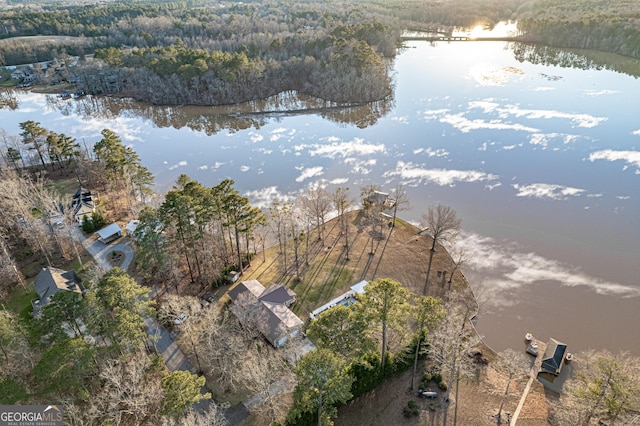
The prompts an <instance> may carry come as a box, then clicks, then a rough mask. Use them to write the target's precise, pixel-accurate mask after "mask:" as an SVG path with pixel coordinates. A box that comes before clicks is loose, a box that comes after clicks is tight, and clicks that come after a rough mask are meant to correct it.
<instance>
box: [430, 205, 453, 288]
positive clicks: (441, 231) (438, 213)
mask: <svg viewBox="0 0 640 426" xmlns="http://www.w3.org/2000/svg"><path fill="white" fill-rule="evenodd" d="M422 220H423V222H424V224H425V225H426V227H427V230H426V232H427V233H428V234H429V236H430V237H431V238H432V244H431V249H430V250H429V264H428V266H427V277H426V279H425V282H424V290H423V292H422V293H423V295H425V296H426V295H427V290H428V287H429V274H430V273H431V264H432V262H433V254H434V253H435V251H436V244H442V243H443V242H452V241H454V240H455V238H456V237H457V235H458V232H460V227H461V225H462V220H461V219H459V218H458V217H457V216H456V211H455V210H453V209H452V208H451V207H449V206H443V205H441V204H438V205H437V206H436V207H435V209H434V208H432V207H429V210H428V211H427V214H425V215H422Z"/></svg>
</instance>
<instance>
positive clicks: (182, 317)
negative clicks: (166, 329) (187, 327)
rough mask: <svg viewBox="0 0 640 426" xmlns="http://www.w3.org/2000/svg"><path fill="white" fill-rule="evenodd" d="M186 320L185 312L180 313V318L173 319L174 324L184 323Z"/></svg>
mask: <svg viewBox="0 0 640 426" xmlns="http://www.w3.org/2000/svg"><path fill="white" fill-rule="evenodd" d="M186 320H187V316H186V315H185V314H180V315H178V318H176V319H174V320H173V322H174V324H182V323H183V322H185V321H186Z"/></svg>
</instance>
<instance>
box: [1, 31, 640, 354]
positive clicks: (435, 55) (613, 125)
mask: <svg viewBox="0 0 640 426" xmlns="http://www.w3.org/2000/svg"><path fill="white" fill-rule="evenodd" d="M395 78H396V86H395V93H394V95H393V97H392V98H390V99H389V100H387V101H386V102H381V103H378V104H376V105H370V106H367V107H363V108H356V109H352V110H347V111H342V110H336V111H330V112H326V113H322V114H321V113H319V112H318V113H314V114H297V115H286V114H279V115H268V116H261V115H250V116H243V115H233V116H229V115H228V114H229V112H231V111H237V112H247V111H251V110H256V109H259V110H281V109H297V108H304V107H307V106H309V105H310V104H312V105H311V106H313V107H321V106H326V105H323V104H322V103H320V102H315V103H314V102H313V101H311V100H306V101H308V102H306V101H305V100H304V99H303V100H301V101H297V102H295V103H294V104H293V105H292V104H290V103H289V102H290V100H291V97H290V96H288V95H283V96H281V97H279V98H275V99H271V100H270V101H269V103H268V105H267V104H265V103H263V102H256V103H254V104H251V105H245V106H241V107H229V108H217V109H214V108H203V107H200V108H193V107H182V108H181V107H173V108H156V107H149V106H146V105H142V104H139V103H135V102H131V101H117V100H115V99H110V98H101V99H97V98H91V97H85V98H83V99H81V100H77V101H76V100H69V101H59V100H57V99H55V98H52V97H45V96H44V95H38V94H32V93H21V94H18V95H17V100H18V102H19V108H18V109H16V110H9V109H6V108H5V109H2V110H0V123H1V124H0V127H1V128H3V129H5V130H6V131H7V132H8V133H9V134H15V135H17V134H19V128H18V123H20V122H22V121H26V120H30V119H32V120H36V121H40V122H41V123H42V125H43V126H44V127H46V128H48V129H51V130H54V131H56V132H59V133H66V134H68V135H71V136H73V137H75V138H77V139H78V140H79V141H82V142H83V145H84V144H86V146H87V147H89V149H90V148H91V145H92V144H93V143H95V142H96V141H97V140H99V139H100V130H102V129H103V128H110V129H112V130H114V131H115V132H117V133H118V134H119V135H120V136H121V137H122V139H123V140H124V141H125V142H126V143H127V144H130V145H131V146H132V147H133V148H134V149H135V150H136V151H137V152H138V154H139V155H140V157H141V159H142V161H143V163H144V164H145V165H146V166H147V167H148V168H149V169H150V170H151V171H152V172H153V173H154V174H155V176H156V180H157V183H158V189H159V190H166V189H167V188H169V187H170V186H171V184H172V182H174V181H175V179H176V178H177V176H178V175H179V174H181V173H186V174H188V175H190V176H191V177H192V178H194V179H197V180H199V181H201V182H202V183H204V184H206V185H210V186H212V185H215V184H217V183H218V182H219V181H220V180H222V179H224V178H227V177H229V178H232V179H234V180H235V181H236V184H235V187H236V188H237V189H238V190H239V191H240V192H241V193H243V194H245V195H247V196H249V197H250V199H251V200H252V202H253V203H254V204H256V205H260V206H267V205H269V204H270V202H271V201H273V200H276V199H278V200H287V199H290V198H291V197H292V196H293V195H294V194H295V193H296V192H297V191H300V190H302V189H303V188H305V187H307V185H309V184H315V183H321V184H323V185H327V189H328V190H330V191H331V190H333V189H334V188H335V187H336V186H349V187H350V188H351V189H352V192H353V194H354V195H358V194H359V189H360V187H362V186H364V185H368V184H376V185H380V186H382V187H383V189H385V190H389V191H390V190H392V189H393V188H394V187H395V186H396V184H397V183H398V182H402V183H404V184H405V185H406V187H407V189H408V192H409V196H410V199H411V203H412V209H411V210H410V211H408V212H404V213H402V216H404V217H405V218H407V219H409V220H410V221H412V222H415V223H418V222H419V220H420V216H421V215H422V213H424V212H426V209H427V207H428V206H431V205H435V204H437V203H443V204H447V205H450V206H452V207H453V208H454V209H456V210H457V212H458V214H459V216H460V217H461V218H463V220H464V231H465V232H464V235H463V237H462V238H461V241H459V243H460V244H462V245H464V246H466V247H467V250H468V251H469V252H470V253H471V255H472V258H473V263H472V264H470V265H468V266H467V267H465V269H464V272H465V276H466V277H467V279H468V280H469V281H470V282H471V284H472V286H473V287H474V289H475V290H476V292H477V294H478V296H479V299H481V300H485V301H484V302H483V310H482V313H481V315H480V317H479V322H478V328H479V331H480V332H481V333H482V334H484V335H485V339H486V341H487V343H488V344H489V345H491V346H492V347H493V348H494V349H496V350H501V349H503V348H506V347H514V348H518V347H520V345H521V343H522V338H523V336H524V334H525V332H532V333H534V335H536V336H537V337H539V338H541V339H547V338H549V337H554V338H556V339H559V340H561V341H564V342H565V343H567V344H568V345H569V348H570V350H571V351H574V352H575V351H579V350H582V349H587V348H592V347H593V348H608V349H610V350H612V351H617V350H618V349H628V350H631V351H632V352H634V353H635V354H640V331H639V329H640V282H639V279H638V277H639V276H640V261H639V260H638V258H639V257H640V225H639V223H638V219H639V218H640V113H639V111H640V96H638V94H639V93H640V81H638V79H636V78H634V77H630V76H628V75H626V74H621V73H616V72H612V71H606V70H594V69H592V70H583V69H577V68H559V67H553V66H546V65H540V64H532V63H528V62H518V61H517V60H515V59H514V54H513V52H512V51H511V50H510V49H509V46H508V45H507V44H505V43H502V42H458V43H455V42H454V43H450V44H439V45H435V46H433V45H429V44H428V43H426V42H412V43H410V44H409V45H408V48H407V49H406V50H404V51H403V52H402V53H401V54H400V55H399V56H398V58H397V60H396V62H395ZM353 123H357V125H356V124H353ZM425 258H426V257H425Z"/></svg>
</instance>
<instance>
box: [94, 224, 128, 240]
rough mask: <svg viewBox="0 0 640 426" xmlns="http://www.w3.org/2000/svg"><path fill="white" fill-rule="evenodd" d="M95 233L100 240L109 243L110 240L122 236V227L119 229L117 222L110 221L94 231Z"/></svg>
mask: <svg viewBox="0 0 640 426" xmlns="http://www.w3.org/2000/svg"><path fill="white" fill-rule="evenodd" d="M96 235H97V236H98V238H100V241H102V242H103V243H105V244H109V243H110V242H111V241H113V240H115V239H117V238H120V237H122V229H120V225H118V224H117V223H112V224H111V225H109V226H105V227H104V228H102V229H101V230H99V231H98V232H96Z"/></svg>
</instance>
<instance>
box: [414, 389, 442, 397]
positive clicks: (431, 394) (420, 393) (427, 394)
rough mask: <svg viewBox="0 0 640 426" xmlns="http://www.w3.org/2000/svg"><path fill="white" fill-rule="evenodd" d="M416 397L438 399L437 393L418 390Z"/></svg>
mask: <svg viewBox="0 0 640 426" xmlns="http://www.w3.org/2000/svg"><path fill="white" fill-rule="evenodd" d="M418 396H419V397H420V398H437V397H438V392H431V391H425V390H422V389H420V390H419V391H418Z"/></svg>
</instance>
